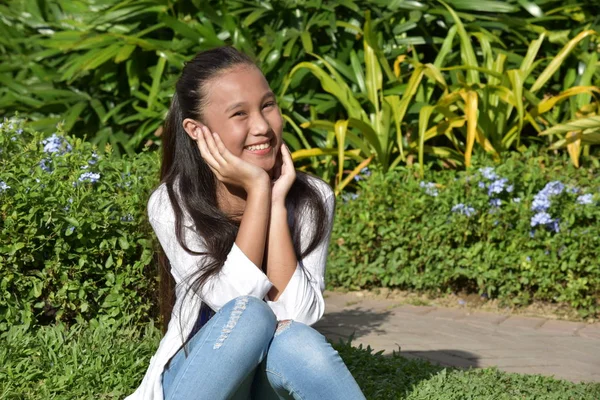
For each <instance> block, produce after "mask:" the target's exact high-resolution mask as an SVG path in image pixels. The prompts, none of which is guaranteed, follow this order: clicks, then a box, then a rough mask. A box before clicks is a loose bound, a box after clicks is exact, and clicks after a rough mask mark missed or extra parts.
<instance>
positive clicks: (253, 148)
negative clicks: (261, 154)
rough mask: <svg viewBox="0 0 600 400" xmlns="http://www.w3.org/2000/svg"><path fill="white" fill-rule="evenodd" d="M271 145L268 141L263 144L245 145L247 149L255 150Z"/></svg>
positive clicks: (264, 148)
mask: <svg viewBox="0 0 600 400" xmlns="http://www.w3.org/2000/svg"><path fill="white" fill-rule="evenodd" d="M270 146H271V145H270V144H269V143H263V144H258V145H256V146H248V147H246V148H247V149H248V150H250V151H256V150H266V149H268V148H269V147H270Z"/></svg>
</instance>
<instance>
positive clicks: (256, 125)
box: [250, 112, 271, 136]
mask: <svg viewBox="0 0 600 400" xmlns="http://www.w3.org/2000/svg"><path fill="white" fill-rule="evenodd" d="M270 131H271V125H270V124H269V121H267V119H266V118H265V116H264V115H263V114H262V113H261V112H256V113H254V115H252V119H251V120H250V133H251V134H252V135H255V136H265V135H267V134H268V133H269V132H270Z"/></svg>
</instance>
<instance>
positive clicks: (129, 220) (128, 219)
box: [121, 214, 133, 222]
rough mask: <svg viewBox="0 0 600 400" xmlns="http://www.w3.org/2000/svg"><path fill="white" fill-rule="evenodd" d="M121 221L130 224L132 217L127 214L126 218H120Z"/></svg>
mask: <svg viewBox="0 0 600 400" xmlns="http://www.w3.org/2000/svg"><path fill="white" fill-rule="evenodd" d="M121 221H123V222H131V221H133V215H131V214H127V215H126V216H124V217H121Z"/></svg>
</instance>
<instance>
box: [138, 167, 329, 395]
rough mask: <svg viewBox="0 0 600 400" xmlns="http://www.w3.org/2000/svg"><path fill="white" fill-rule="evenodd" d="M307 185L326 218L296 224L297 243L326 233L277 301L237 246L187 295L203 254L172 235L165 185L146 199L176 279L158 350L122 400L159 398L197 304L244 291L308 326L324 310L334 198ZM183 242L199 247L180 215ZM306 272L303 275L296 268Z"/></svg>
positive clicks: (220, 302) (214, 303)
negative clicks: (320, 229)
mask: <svg viewBox="0 0 600 400" xmlns="http://www.w3.org/2000/svg"><path fill="white" fill-rule="evenodd" d="M309 181H310V183H311V184H312V185H313V186H314V187H315V188H317V189H318V192H319V193H320V194H321V195H322V197H323V200H324V204H325V206H326V210H327V217H328V218H327V221H314V220H310V219H305V220H304V221H306V222H305V225H304V226H302V227H301V231H300V232H301V236H302V239H303V240H302V241H301V243H302V244H306V243H307V241H308V240H309V239H310V234H311V232H312V231H313V229H314V225H315V224H317V223H323V222H325V223H327V224H328V225H327V227H328V229H327V232H328V234H327V237H326V238H325V240H323V241H322V242H321V244H319V246H318V247H317V248H316V249H315V250H314V251H313V252H311V253H310V254H309V255H307V256H306V257H305V258H304V259H302V260H298V266H297V267H296V271H295V272H294V274H293V275H292V278H291V279H290V281H289V283H288V284H287V286H286V287H285V289H284V291H283V292H282V293H281V295H280V296H279V298H278V299H277V301H270V300H269V299H268V298H267V297H266V296H267V293H268V292H269V290H270V289H271V287H272V286H273V284H272V283H271V282H270V281H269V279H268V278H267V276H266V275H265V274H264V273H263V272H262V270H261V269H260V268H259V267H257V266H256V265H255V264H254V263H253V262H252V261H250V259H248V257H246V255H245V254H244V253H243V252H242V251H241V250H240V248H239V247H237V246H236V244H235V243H234V244H233V247H232V248H231V251H230V252H229V254H228V256H227V259H226V261H225V263H224V265H223V268H222V269H221V272H220V273H219V274H218V275H215V276H213V277H211V278H210V279H209V280H208V281H207V283H206V284H205V285H204V288H203V290H202V292H201V293H200V294H197V293H195V292H193V291H190V292H189V293H187V295H186V291H187V290H186V289H187V287H186V286H185V284H186V278H187V277H189V276H190V275H191V274H193V273H194V272H196V271H197V266H198V262H199V261H200V258H201V257H203V256H201V255H200V256H199V255H193V254H190V253H188V252H187V251H185V250H184V249H183V248H182V247H181V245H180V244H179V242H178V241H177V237H176V234H175V214H174V211H173V207H172V205H171V201H170V200H169V195H168V193H167V188H166V186H165V185H164V184H163V185H161V186H159V187H158V188H157V189H156V191H154V193H153V194H152V196H151V197H150V200H149V201H148V216H149V218H150V223H151V225H152V228H153V229H154V232H155V233H156V236H157V238H158V240H159V242H160V244H161V246H162V248H163V250H164V251H165V254H166V255H167V257H168V258H169V262H170V264H171V274H172V275H173V278H174V279H175V283H176V288H175V294H176V300H175V305H174V307H173V312H172V314H171V320H170V321H169V325H168V329H167V332H166V334H165V336H164V337H163V339H162V340H161V341H160V345H159V346H158V350H157V351H156V353H155V354H154V356H152V358H151V359H150V366H149V367H148V369H147V370H146V374H145V375H144V379H143V380H142V383H141V385H140V386H139V387H138V388H137V389H136V391H135V392H134V393H133V394H131V395H130V396H129V397H127V400H138V399H139V400H162V399H163V388H162V373H163V370H164V367H165V365H166V364H167V363H168V362H169V360H170V359H171V358H172V357H173V356H174V355H175V354H176V353H177V351H178V350H179V349H180V348H181V346H182V345H183V338H187V337H188V336H189V334H190V333H191V331H192V329H193V327H194V324H195V322H196V319H197V318H198V315H199V313H200V306H201V304H202V302H206V303H207V304H208V306H210V308H212V309H213V310H214V311H215V312H216V311H218V310H219V309H220V308H221V307H223V306H224V305H225V304H226V303H227V302H229V301H230V300H232V299H234V298H236V297H239V296H244V295H249V296H255V297H258V298H259V299H264V300H266V302H267V304H268V305H269V306H270V307H271V309H272V310H273V312H274V313H275V316H276V317H277V320H284V319H293V320H295V321H299V322H303V323H305V324H307V325H312V324H314V323H315V322H317V321H318V320H319V319H320V318H321V317H322V316H323V312H324V311H325V301H324V300H323V290H324V289H325V282H324V279H325V262H326V259H327V247H328V244H329V239H330V234H331V227H332V224H333V212H334V206H335V200H334V195H333V191H332V190H331V188H330V187H329V186H328V185H327V184H326V183H325V182H323V181H321V180H320V179H316V178H313V177H309ZM184 231H185V243H186V245H187V246H188V247H189V248H190V249H192V250H194V251H203V246H202V244H201V243H199V242H200V240H199V236H198V234H197V233H196V232H195V228H194V225H193V224H192V223H191V220H190V219H189V217H188V218H185V219H184ZM300 265H302V266H303V267H304V269H305V270H306V271H307V272H308V275H307V274H306V273H305V272H304V270H303V269H302V268H301V266H300Z"/></svg>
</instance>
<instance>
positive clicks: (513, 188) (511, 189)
mask: <svg viewBox="0 0 600 400" xmlns="http://www.w3.org/2000/svg"><path fill="white" fill-rule="evenodd" d="M513 190H515V187H514V186H513V185H508V186H507V187H506V193H512V192H513Z"/></svg>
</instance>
